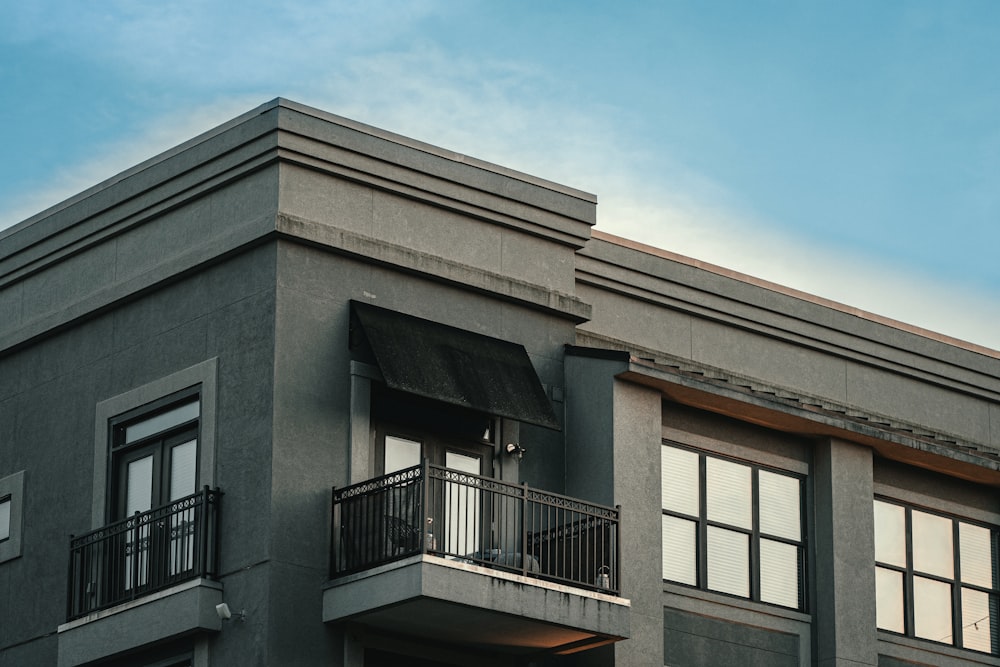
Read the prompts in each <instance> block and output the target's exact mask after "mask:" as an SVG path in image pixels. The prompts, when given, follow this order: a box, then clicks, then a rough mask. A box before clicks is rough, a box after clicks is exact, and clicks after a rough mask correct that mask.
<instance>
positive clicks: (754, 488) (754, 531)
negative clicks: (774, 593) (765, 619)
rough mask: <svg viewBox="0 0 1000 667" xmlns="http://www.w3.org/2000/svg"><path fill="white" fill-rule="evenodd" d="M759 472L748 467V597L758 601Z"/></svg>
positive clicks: (754, 468) (754, 467) (755, 468)
mask: <svg viewBox="0 0 1000 667" xmlns="http://www.w3.org/2000/svg"><path fill="white" fill-rule="evenodd" d="M758 475H759V472H758V469H757V467H756V466H753V467H751V468H750V503H751V505H752V507H753V509H752V512H751V516H750V562H749V563H747V567H749V568H750V599H751V600H757V601H759V600H760V598H761V596H760V492H759V486H760V485H759V484H758V483H757V478H758Z"/></svg>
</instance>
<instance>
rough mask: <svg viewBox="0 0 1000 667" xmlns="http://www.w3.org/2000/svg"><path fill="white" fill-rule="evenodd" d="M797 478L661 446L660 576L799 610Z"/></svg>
mask: <svg viewBox="0 0 1000 667" xmlns="http://www.w3.org/2000/svg"><path fill="white" fill-rule="evenodd" d="M803 483H804V481H803V478H802V477H800V476H798V475H793V474H789V473H786V472H779V471H775V470H770V469H765V468H763V467H760V466H754V465H749V464H746V463H742V462H738V461H735V460H730V459H726V458H722V457H719V456H714V455H709V454H705V453H702V452H697V451H693V450H690V449H686V448H683V447H678V446H675V445H672V444H664V445H663V447H662V452H661V492H662V509H663V517H662V521H663V578H664V579H666V580H668V581H674V582H677V583H681V584H686V585H689V586H696V587H698V588H704V589H708V590H712V591H718V592H720V593H727V594H730V595H736V596H739V597H743V598H749V599H751V600H755V601H759V602H766V603H769V604H776V605H781V606H783V607H789V608H792V609H803V608H804V607H805V600H804V593H803V591H804V589H805V587H804V581H803V579H804V576H803V573H804V572H805V551H804V548H803V536H802V532H803V531H802V516H803V511H802V500H803V492H802V489H803Z"/></svg>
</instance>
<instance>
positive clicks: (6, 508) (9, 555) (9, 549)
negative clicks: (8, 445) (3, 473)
mask: <svg viewBox="0 0 1000 667" xmlns="http://www.w3.org/2000/svg"><path fill="white" fill-rule="evenodd" d="M23 501H24V471H23V470H22V471H21V472H17V473H14V474H13V475H9V476H7V477H3V478H0V563H2V562H4V561H7V560H11V559H13V558H17V557H18V556H20V555H21V524H22V521H21V512H22V507H23V505H24V503H23Z"/></svg>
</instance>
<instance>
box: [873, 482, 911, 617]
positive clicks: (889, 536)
mask: <svg viewBox="0 0 1000 667" xmlns="http://www.w3.org/2000/svg"><path fill="white" fill-rule="evenodd" d="M875 560H877V561H879V562H882V563H888V564H889V565H896V566H898V567H906V510H904V509H903V508H902V507H901V506H899V505H892V504H890V503H884V502H882V501H881V500H876V501H875ZM879 627H882V626H879ZM886 629H889V628H886ZM898 632H902V630H899V631H898Z"/></svg>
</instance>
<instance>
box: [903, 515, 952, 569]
mask: <svg viewBox="0 0 1000 667" xmlns="http://www.w3.org/2000/svg"><path fill="white" fill-rule="evenodd" d="M910 516H911V521H912V524H913V526H912V530H913V569H914V570H919V571H920V572H926V573H928V574H936V575H937V576H939V577H947V578H948V579H952V578H954V576H955V550H954V548H953V547H952V521H951V519H948V518H945V517H943V516H937V515H936V514H927V513H926V512H918V511H916V510H913V511H912V512H911V513H910Z"/></svg>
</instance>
